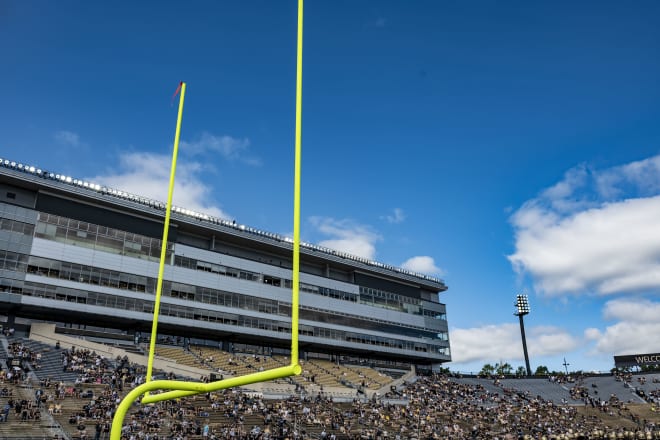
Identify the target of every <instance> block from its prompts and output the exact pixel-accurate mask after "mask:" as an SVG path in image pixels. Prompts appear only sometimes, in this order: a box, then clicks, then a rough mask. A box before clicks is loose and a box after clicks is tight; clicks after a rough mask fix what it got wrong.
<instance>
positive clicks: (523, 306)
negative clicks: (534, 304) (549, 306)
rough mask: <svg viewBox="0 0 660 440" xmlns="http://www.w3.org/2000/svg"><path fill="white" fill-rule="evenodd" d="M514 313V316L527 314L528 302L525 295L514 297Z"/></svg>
mask: <svg viewBox="0 0 660 440" xmlns="http://www.w3.org/2000/svg"><path fill="white" fill-rule="evenodd" d="M514 306H515V307H516V311H515V312H514V313H513V314H514V315H516V316H524V315H528V314H529V300H528V299H527V295H516V303H515V304H514Z"/></svg>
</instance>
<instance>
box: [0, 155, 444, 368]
mask: <svg viewBox="0 0 660 440" xmlns="http://www.w3.org/2000/svg"><path fill="white" fill-rule="evenodd" d="M164 217H165V206H164V204H163V203H162V202H158V201H154V200H150V199H146V198H144V197H139V196H136V195H132V194H128V193H125V192H122V191H117V190H114V189H111V188H107V187H102V186H100V185H97V184H94V183H90V182H86V181H82V180H78V179H74V178H72V177H69V176H64V175H60V174H57V173H54V172H50V171H47V170H41V169H37V168H35V167H32V166H28V165H23V164H20V163H16V162H13V161H11V160H6V159H2V160H0V254H1V256H2V258H1V259H0V262H1V263H0V264H1V266H0V313H2V314H4V315H6V316H7V317H8V320H9V321H10V324H11V323H13V322H14V320H15V319H33V320H34V319H36V320H41V321H51V322H57V323H60V324H65V325H66V324H68V325H71V324H76V325H79V326H81V325H82V326H87V325H89V326H95V327H106V328H112V329H120V330H123V331H126V332H128V333H130V334H132V333H135V334H140V333H141V332H142V334H146V332H149V331H150V329H151V322H152V317H153V311H154V310H153V309H154V296H155V292H156V284H157V278H158V268H159V259H160V254H161V237H162V233H163V224H164ZM168 234H169V240H168V245H167V252H166V255H167V264H166V266H165V271H164V282H163V287H162V299H161V308H160V312H159V326H158V329H159V334H160V333H164V334H171V335H184V336H185V337H187V338H200V339H205V340H213V341H217V342H218V343H219V344H220V346H221V347H222V348H225V349H227V348H231V346H232V344H252V345H258V346H261V347H270V348H271V349H281V350H285V349H286V348H287V347H289V346H290V333H291V319H290V316H291V284H292V281H291V278H292V240H290V239H288V238H285V237H282V236H279V235H277V234H272V233H269V232H265V231H261V230H256V229H254V228H250V227H247V226H244V225H240V224H237V223H236V222H232V221H227V220H223V219H218V218H214V217H210V216H208V215H205V214H202V213H197V212H193V211H190V210H186V209H183V208H179V207H173V208H172V214H171V223H170V230H169V232H168ZM446 289H447V287H446V285H445V284H444V282H443V281H442V280H440V279H437V278H434V277H430V276H426V275H422V274H417V273H413V272H410V271H407V270H403V269H400V268H396V267H391V266H388V265H384V264H381V263H378V262H375V261H370V260H367V259H364V258H360V257H355V256H351V255H348V254H344V253H342V252H338V251H334V250H331V249H327V248H322V247H318V246H315V245H311V244H306V243H303V244H302V245H301V251H300V326H299V332H300V353H301V356H304V355H305V354H306V353H325V354H331V355H336V356H353V357H361V358H371V359H375V360H383V361H394V362H407V363H411V364H415V365H419V366H427V367H438V366H439V365H441V364H442V363H444V362H448V361H450V360H451V357H450V348H449V338H448V328H447V313H446V307H445V305H444V304H442V303H440V301H439V293H441V292H444V291H445V290H446Z"/></svg>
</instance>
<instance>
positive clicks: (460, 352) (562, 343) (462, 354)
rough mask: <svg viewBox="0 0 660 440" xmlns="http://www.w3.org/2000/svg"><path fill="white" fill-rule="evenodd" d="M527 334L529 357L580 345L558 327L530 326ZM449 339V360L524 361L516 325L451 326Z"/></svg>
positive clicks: (483, 361)
mask: <svg viewBox="0 0 660 440" xmlns="http://www.w3.org/2000/svg"><path fill="white" fill-rule="evenodd" d="M526 336H527V347H528V349H529V355H530V357H541V356H548V355H556V354H560V353H565V352H567V351H570V350H573V349H575V348H576V347H577V346H578V345H579V340H578V339H577V338H575V337H573V336H572V335H570V334H569V333H568V332H567V331H565V330H563V329H561V328H558V327H551V326H539V327H531V328H529V329H527V335H526ZM449 340H450V342H451V348H452V352H451V353H452V355H451V357H452V363H468V362H477V363H481V364H485V363H494V362H499V361H500V360H504V361H507V362H510V363H511V362H512V361H524V356H523V349H522V340H521V338H520V326H519V325H518V324H509V323H507V324H497V325H496V324H491V325H484V326H482V327H475V328H468V329H452V330H450V332H449Z"/></svg>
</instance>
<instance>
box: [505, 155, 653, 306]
mask: <svg viewBox="0 0 660 440" xmlns="http://www.w3.org/2000/svg"><path fill="white" fill-rule="evenodd" d="M640 176H641V177H640ZM658 192H660V158H658V157H653V158H650V159H647V160H645V161H639V162H633V163H631V164H627V165H624V166H619V167H615V168H610V169H607V170H604V171H597V170H590V169H588V168H587V167H585V166H580V167H576V168H575V169H572V170H569V171H568V172H567V173H566V175H565V176H564V179H563V180H562V181H561V182H559V183H557V184H556V185H553V186H552V187H550V188H548V189H546V190H545V191H543V192H542V193H541V194H540V196H539V197H537V198H535V199H532V200H529V201H527V202H525V203H524V204H523V206H522V207H521V208H520V209H518V210H517V211H516V212H515V213H514V214H513V215H512V216H511V223H512V225H513V227H514V230H515V240H516V242H515V247H516V249H515V252H514V253H513V254H512V255H510V256H509V257H508V258H509V260H510V261H511V263H512V265H513V267H514V269H515V270H516V271H517V272H518V273H520V274H528V275H531V277H532V278H533V280H534V284H535V287H536V289H537V290H538V291H539V292H540V293H543V294H546V295H550V296H551V295H555V296H557V295H564V294H567V293H573V294H583V293H595V294H601V295H606V294H614V293H623V292H625V293H628V292H638V291H654V292H659V291H660V258H658V257H660V228H658V227H657V221H658V218H660V196H659V195H658V194H657V193H658ZM642 196H643V197H642Z"/></svg>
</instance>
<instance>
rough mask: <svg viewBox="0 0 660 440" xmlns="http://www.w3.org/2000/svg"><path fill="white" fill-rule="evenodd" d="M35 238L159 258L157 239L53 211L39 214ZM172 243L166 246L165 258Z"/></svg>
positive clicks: (102, 250) (138, 256) (168, 254)
mask: <svg viewBox="0 0 660 440" xmlns="http://www.w3.org/2000/svg"><path fill="white" fill-rule="evenodd" d="M38 220H39V221H38V222H37V225H36V228H35V233H34V236H35V237H39V238H44V239H46V240H53V241H58V242H61V243H65V244H74V245H76V246H81V247H86V248H89V249H94V250H98V251H101V252H109V253H113V254H118V255H126V256H129V257H134V258H141V259H146V260H149V261H155V262H157V261H160V253H161V249H162V248H161V240H159V239H157V238H152V237H146V236H144V235H140V234H133V233H131V232H126V231H122V230H120V229H114V228H109V227H107V226H100V225H95V224H92V223H87V222H82V221H79V220H74V219H69V218H66V217H61V216H58V215H53V214H46V213H43V212H40V213H39V219H38ZM173 249H174V245H173V244H172V243H169V244H168V246H167V252H166V258H167V261H169V258H170V257H171V255H172V250H173Z"/></svg>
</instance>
